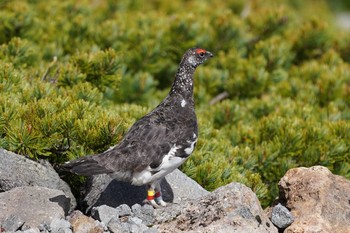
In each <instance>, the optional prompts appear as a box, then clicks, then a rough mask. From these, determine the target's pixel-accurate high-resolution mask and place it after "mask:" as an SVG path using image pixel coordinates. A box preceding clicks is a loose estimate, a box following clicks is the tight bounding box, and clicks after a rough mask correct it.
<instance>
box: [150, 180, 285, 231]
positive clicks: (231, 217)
mask: <svg viewBox="0 0 350 233" xmlns="http://www.w3.org/2000/svg"><path fill="white" fill-rule="evenodd" d="M154 216H155V221H154V224H155V225H154V227H155V228H156V229H158V231H159V232H169V233H170V232H192V233H194V232H198V233H200V232H207V233H211V232H212V233H214V232H215V233H217V232H219V233H225V232H227V233H231V232H245V233H260V232H261V233H262V232H276V233H277V232H278V231H277V228H276V227H274V226H273V224H272V223H271V222H270V220H269V219H268V217H267V216H266V214H265V213H264V211H263V210H262V208H261V206H260V203H259V201H258V199H257V197H256V195H255V194H254V193H253V192H252V190H251V189H249V188H248V187H246V186H244V185H242V184H239V183H231V184H228V185H226V186H223V187H221V188H218V189H217V190H215V191H214V192H212V193H210V194H209V195H206V196H203V197H201V198H199V199H197V200H190V201H187V202H183V203H180V204H173V205H171V206H169V207H168V208H160V209H156V210H155V213H154Z"/></svg>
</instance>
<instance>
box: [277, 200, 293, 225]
mask: <svg viewBox="0 0 350 233" xmlns="http://www.w3.org/2000/svg"><path fill="white" fill-rule="evenodd" d="M271 222H272V223H273V224H274V225H275V226H277V227H278V228H280V229H284V228H287V227H288V226H289V225H290V224H292V223H293V222H294V217H293V215H292V214H291V212H290V211H289V210H288V209H287V208H286V207H284V206H283V205H281V204H280V203H278V205H276V206H275V207H273V208H272V213H271Z"/></svg>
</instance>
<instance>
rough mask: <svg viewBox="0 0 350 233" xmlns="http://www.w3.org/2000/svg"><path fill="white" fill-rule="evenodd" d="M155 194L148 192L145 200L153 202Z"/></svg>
mask: <svg viewBox="0 0 350 233" xmlns="http://www.w3.org/2000/svg"><path fill="white" fill-rule="evenodd" d="M154 195H155V192H154V190H148V192H147V200H153V199H154Z"/></svg>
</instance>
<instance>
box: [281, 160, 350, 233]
mask: <svg viewBox="0 0 350 233" xmlns="http://www.w3.org/2000/svg"><path fill="white" fill-rule="evenodd" d="M279 186H280V201H281V202H282V203H285V205H286V207H287V208H288V209H290V210H291V213H292V215H293V216H294V217H295V221H294V222H293V223H292V225H290V226H289V227H288V228H287V229H286V230H285V231H284V232H285V233H314V232H318V233H323V232H324V233H326V232H337V233H348V232H350V181H349V180H347V179H345V178H343V177H341V176H337V175H333V174H332V173H331V172H330V171H329V170H328V169H327V168H325V167H322V166H314V167H311V168H304V167H301V168H295V169H291V170H289V171H288V172H287V173H286V174H285V176H284V177H283V178H282V179H281V181H280V182H279Z"/></svg>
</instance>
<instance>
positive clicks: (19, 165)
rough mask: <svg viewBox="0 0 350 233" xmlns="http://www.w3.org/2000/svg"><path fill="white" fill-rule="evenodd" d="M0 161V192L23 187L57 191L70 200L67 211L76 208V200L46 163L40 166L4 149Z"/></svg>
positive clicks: (0, 152)
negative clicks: (37, 187) (45, 188)
mask: <svg viewBox="0 0 350 233" xmlns="http://www.w3.org/2000/svg"><path fill="white" fill-rule="evenodd" d="M0 161H1V163H0V192H6V191H9V190H11V189H13V188H15V187H23V186H42V187H47V188H50V189H58V190H62V191H63V192H64V193H65V195H66V196H67V197H69V198H70V199H71V201H70V204H71V206H70V209H69V211H73V210H74V208H75V207H76V200H75V198H74V196H73V194H72V192H71V190H70V188H69V186H68V185H67V184H66V183H65V182H64V181H63V180H62V179H60V177H59V176H58V174H57V173H56V171H55V170H54V169H53V168H52V166H51V165H50V164H49V163H48V162H45V161H43V162H42V164H40V163H37V162H35V161H32V160H30V159H27V158H25V157H24V156H21V155H17V154H15V153H12V152H9V151H6V150H4V149H0ZM17 171H21V172H17Z"/></svg>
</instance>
